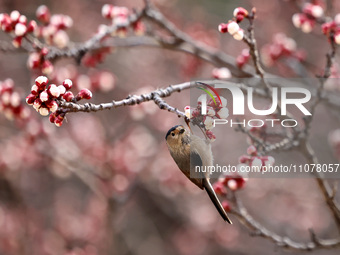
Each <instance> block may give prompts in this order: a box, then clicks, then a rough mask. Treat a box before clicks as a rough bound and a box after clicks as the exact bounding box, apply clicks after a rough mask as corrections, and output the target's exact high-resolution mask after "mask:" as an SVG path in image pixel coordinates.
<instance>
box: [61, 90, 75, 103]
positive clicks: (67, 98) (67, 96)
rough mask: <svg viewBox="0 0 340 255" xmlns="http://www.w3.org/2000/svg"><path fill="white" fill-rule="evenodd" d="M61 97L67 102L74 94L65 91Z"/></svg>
mask: <svg viewBox="0 0 340 255" xmlns="http://www.w3.org/2000/svg"><path fill="white" fill-rule="evenodd" d="M63 98H64V99H65V100H66V101H67V102H71V101H72V99H73V98H74V95H73V93H72V92H71V91H67V92H66V93H65V94H64V95H63Z"/></svg>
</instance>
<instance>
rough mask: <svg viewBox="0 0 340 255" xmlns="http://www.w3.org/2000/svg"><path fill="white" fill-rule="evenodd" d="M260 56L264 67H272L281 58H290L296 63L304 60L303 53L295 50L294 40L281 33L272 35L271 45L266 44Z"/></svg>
mask: <svg viewBox="0 0 340 255" xmlns="http://www.w3.org/2000/svg"><path fill="white" fill-rule="evenodd" d="M261 56H262V61H263V63H264V64H265V65H266V66H272V65H273V64H274V63H275V62H276V61H277V60H279V59H280V58H282V57H291V58H295V59H297V60H298V61H303V60H304V59H305V52H304V51H303V50H300V49H297V46H296V42H295V40H294V39H292V38H289V37H287V36H286V35H285V34H283V33H279V34H276V35H274V37H273V42H272V43H271V44H266V45H264V46H263V47H262V49H261Z"/></svg>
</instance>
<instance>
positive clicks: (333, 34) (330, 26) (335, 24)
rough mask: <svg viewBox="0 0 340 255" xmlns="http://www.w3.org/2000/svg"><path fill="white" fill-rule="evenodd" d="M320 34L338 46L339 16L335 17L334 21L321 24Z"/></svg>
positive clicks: (339, 34) (339, 35) (339, 33)
mask: <svg viewBox="0 0 340 255" xmlns="http://www.w3.org/2000/svg"><path fill="white" fill-rule="evenodd" d="M322 32H323V34H324V35H326V36H327V37H328V38H329V39H330V40H334V42H335V43H336V44H340V14H337V15H335V17H334V20H331V21H329V22H326V23H323V24H322Z"/></svg>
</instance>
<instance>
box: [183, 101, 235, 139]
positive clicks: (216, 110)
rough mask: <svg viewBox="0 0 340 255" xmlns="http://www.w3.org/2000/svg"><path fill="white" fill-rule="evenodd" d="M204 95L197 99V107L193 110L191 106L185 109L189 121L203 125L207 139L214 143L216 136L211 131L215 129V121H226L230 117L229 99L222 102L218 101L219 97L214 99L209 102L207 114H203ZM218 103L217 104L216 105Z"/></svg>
mask: <svg viewBox="0 0 340 255" xmlns="http://www.w3.org/2000/svg"><path fill="white" fill-rule="evenodd" d="M203 96H206V95H202V96H200V97H199V98H198V99H197V107H195V108H192V107H190V106H186V107H185V108H184V110H185V114H186V116H187V117H188V118H189V119H192V121H193V122H198V123H199V125H203V126H204V128H205V132H206V135H207V137H208V138H209V139H210V140H212V141H214V140H215V139H216V136H215V135H214V133H213V132H212V131H211V129H213V128H214V119H226V118H228V116H229V110H228V108H227V99H225V98H224V97H220V98H221V102H222V103H221V102H220V101H219V100H218V98H217V97H214V99H215V101H214V100H213V99H209V100H207V114H206V115H202V114H201V105H202V99H203ZM215 102H216V103H215Z"/></svg>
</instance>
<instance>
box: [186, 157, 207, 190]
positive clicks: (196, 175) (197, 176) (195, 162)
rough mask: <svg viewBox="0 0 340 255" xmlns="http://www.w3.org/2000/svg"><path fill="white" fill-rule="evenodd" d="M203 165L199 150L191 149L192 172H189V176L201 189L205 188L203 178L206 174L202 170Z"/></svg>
mask: <svg viewBox="0 0 340 255" xmlns="http://www.w3.org/2000/svg"><path fill="white" fill-rule="evenodd" d="M202 166H203V163H202V159H201V156H200V155H199V154H198V153H197V152H195V151H191V152H190V173H189V175H190V176H188V178H189V179H190V180H191V181H192V182H193V183H195V184H196V185H197V186H198V187H200V188H201V189H203V178H204V174H203V172H202ZM196 167H197V168H196ZM197 170H198V171H197Z"/></svg>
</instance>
